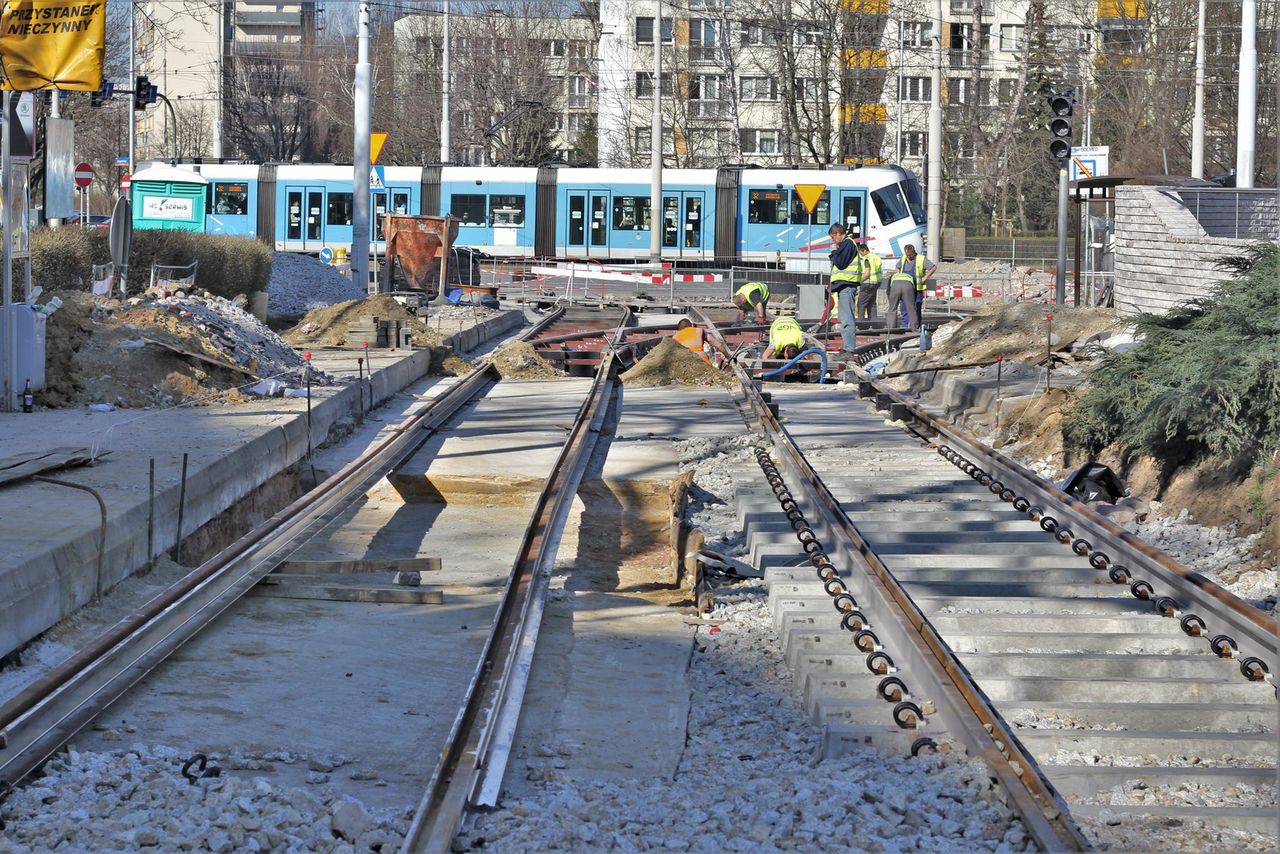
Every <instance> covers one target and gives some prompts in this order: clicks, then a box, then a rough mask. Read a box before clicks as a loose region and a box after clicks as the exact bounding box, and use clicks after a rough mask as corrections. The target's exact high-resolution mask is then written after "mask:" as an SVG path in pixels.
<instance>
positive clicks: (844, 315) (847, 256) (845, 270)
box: [827, 223, 862, 351]
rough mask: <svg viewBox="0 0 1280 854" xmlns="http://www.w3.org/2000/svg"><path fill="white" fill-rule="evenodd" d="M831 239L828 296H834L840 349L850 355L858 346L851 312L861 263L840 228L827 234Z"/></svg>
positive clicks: (841, 226)
mask: <svg viewBox="0 0 1280 854" xmlns="http://www.w3.org/2000/svg"><path fill="white" fill-rule="evenodd" d="M827 233H828V234H829V235H831V244H832V249H831V294H832V295H833V296H836V295H838V296H839V299H838V300H837V311H838V312H839V316H840V340H841V341H842V342H843V346H844V349H845V350H847V351H852V350H853V349H854V348H855V347H857V346H858V342H857V325H856V321H855V320H854V310H855V309H856V307H857V299H858V283H859V282H860V281H861V280H862V263H861V262H860V261H859V260H858V250H857V249H856V248H855V247H854V245H853V241H852V240H849V239H848V238H847V237H846V236H845V230H844V226H843V225H841V224H840V223H836V224H835V225H833V226H831V228H830V229H829V230H828V231H827Z"/></svg>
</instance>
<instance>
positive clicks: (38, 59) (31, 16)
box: [0, 0, 107, 92]
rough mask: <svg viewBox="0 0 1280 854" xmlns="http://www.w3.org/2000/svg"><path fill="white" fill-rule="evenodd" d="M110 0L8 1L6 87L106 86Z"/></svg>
mask: <svg viewBox="0 0 1280 854" xmlns="http://www.w3.org/2000/svg"><path fill="white" fill-rule="evenodd" d="M106 22H107V4H106V2H105V0H4V8H3V11H0V64H3V71H4V80H3V81H0V86H3V88H5V89H13V90H15V91H18V92H29V91H32V90H36V89H60V90H62V91H64V92H94V91H97V90H98V89H101V88H102V59H103V56H104V54H105V51H106V47H105V45H106Z"/></svg>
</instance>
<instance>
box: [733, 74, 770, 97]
mask: <svg viewBox="0 0 1280 854" xmlns="http://www.w3.org/2000/svg"><path fill="white" fill-rule="evenodd" d="M739 94H740V95H741V97H742V100H744V101H776V100H778V81H777V80H775V79H774V78H772V77H743V78H742V87H741V88H740V89H739Z"/></svg>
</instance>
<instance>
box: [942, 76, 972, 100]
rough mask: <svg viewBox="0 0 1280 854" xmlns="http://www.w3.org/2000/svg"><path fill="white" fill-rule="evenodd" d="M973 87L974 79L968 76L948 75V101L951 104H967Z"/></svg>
mask: <svg viewBox="0 0 1280 854" xmlns="http://www.w3.org/2000/svg"><path fill="white" fill-rule="evenodd" d="M972 87H973V81H972V80H970V79H969V78H968V77H948V78H947V103H949V104H967V103H969V90H970V89H971V88H972Z"/></svg>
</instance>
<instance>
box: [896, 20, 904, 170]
mask: <svg viewBox="0 0 1280 854" xmlns="http://www.w3.org/2000/svg"><path fill="white" fill-rule="evenodd" d="M904 27H905V24H904V23H903V20H902V15H901V14H899V15H898V146H897V154H898V159H897V160H896V161H895V162H896V163H898V164H899V165H901V164H902V70H903V69H902V67H903V65H904V64H905V63H906V61H907V39H906V33H905V32H903V28H904Z"/></svg>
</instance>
